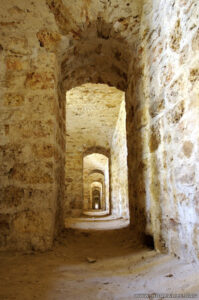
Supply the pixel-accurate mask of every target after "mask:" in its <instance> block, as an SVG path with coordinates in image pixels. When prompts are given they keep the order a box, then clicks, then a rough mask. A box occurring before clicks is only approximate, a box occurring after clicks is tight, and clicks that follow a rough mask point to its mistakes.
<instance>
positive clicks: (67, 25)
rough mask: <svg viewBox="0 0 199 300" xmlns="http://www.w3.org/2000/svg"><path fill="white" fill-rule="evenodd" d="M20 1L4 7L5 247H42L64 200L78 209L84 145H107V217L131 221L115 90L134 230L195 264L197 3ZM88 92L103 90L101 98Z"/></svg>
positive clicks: (1, 231) (0, 52)
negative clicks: (111, 201) (120, 214)
mask: <svg viewBox="0 0 199 300" xmlns="http://www.w3.org/2000/svg"><path fill="white" fill-rule="evenodd" d="M15 2H16V1H14V0H10V1H1V3H0V25H1V31H0V37H1V44H0V64H1V71H0V77H1V78H0V88H1V89H0V93H1V95H0V96H1V103H0V109H1V115H0V119H1V123H0V145H1V148H0V151H1V164H0V180H1V186H0V191H1V196H0V197H1V204H2V206H1V214H0V243H1V245H2V247H4V248H6V247H7V248H15V249H16V248H18V249H25V248H29V249H31V248H33V249H42V250H45V249H47V248H49V247H50V246H51V244H52V239H53V232H54V226H55V222H54V221H55V216H56V223H59V220H60V219H61V218H62V217H60V216H62V213H63V207H64V203H65V201H66V203H67V204H66V207H65V209H66V210H67V209H68V212H69V213H71V212H72V211H73V209H77V210H78V211H79V212H81V209H82V206H83V205H82V200H83V197H82V195H83V193H82V184H80V183H81V182H82V165H83V162H82V161H83V159H82V153H83V152H84V151H85V150H86V149H87V147H88V146H89V147H93V148H95V149H96V148H97V147H98V146H101V147H104V148H105V149H106V150H107V149H109V150H111V147H112V143H113V144H114V149H113V148H112V151H109V152H110V153H111V155H112V156H113V158H114V160H113V162H112V167H113V174H112V175H113V178H112V186H114V188H113V189H114V191H115V194H114V193H113V194H114V197H115V199H116V198H118V196H119V195H120V196H121V199H120V200H119V202H118V203H119V204H118V205H115V207H114V208H115V209H116V210H118V211H119V210H120V208H122V209H124V208H126V212H127V204H128V201H127V196H126V193H127V187H126V183H127V181H126V175H124V174H126V173H125V172H126V164H125V159H124V157H126V150H125V149H124V148H125V145H124V144H125V138H124V131H122V130H121V129H122V128H123V126H124V124H123V125H122V124H121V123H120V121H117V120H118V118H117V117H118V113H119V109H117V108H116V107H115V104H116V103H118V102H120V100H119V101H118V99H121V98H120V95H121V94H122V92H121V90H122V91H124V92H125V93H126V95H125V101H126V110H127V120H126V125H127V148H128V157H127V158H128V181H129V185H128V188H129V206H130V216H131V222H132V223H134V225H135V226H137V227H136V229H138V230H139V232H141V233H142V234H143V233H144V231H145V230H148V231H149V232H150V234H151V235H153V237H154V242H155V247H156V249H159V250H162V248H161V247H162V246H163V245H165V244H166V245H167V247H168V249H169V251H170V252H171V253H175V254H176V255H179V256H181V257H185V256H190V257H191V259H192V258H194V259H195V258H196V257H197V256H198V230H197V221H196V220H197V218H196V217H197V216H198V201H197V199H198V149H199V140H198V120H199V115H198V98H199V97H198V79H199V74H198V60H199V57H198V55H199V54H198V53H199V51H198V47H199V44H198V41H199V40H198V30H199V28H198V24H199V22H198V12H199V4H198V1H195V0H188V1H184V0H182V1H180V0H176V1H171V0H168V1H152V0H143V1H129V2H128V3H127V2H125V1H96V0H93V1H81V0H77V1H65V0H53V1H50V0H49V1H48V0H47V1H34V0H33V1H19V3H17V5H16V3H15ZM127 4H128V5H127ZM88 83H90V84H91V83H94V84H97V83H100V84H101V87H102V85H103V86H104V85H105V84H107V85H108V86H109V87H108V86H106V88H105V87H104V93H101V92H100V96H99V94H97V93H95V91H96V89H94V90H92V92H90V94H89V91H88V89H87V87H88V86H89V84H88ZM84 84H85V85H84ZM110 86H114V87H115V88H113V87H112V88H110ZM95 87H96V86H95ZM72 88H77V90H76V91H80V90H81V93H77V94H76V96H75V93H74V95H73V96H74V98H75V100H74V102H73V103H72V102H71V103H70V101H69V102H67V101H68V97H67V101H66V99H65V96H66V91H68V90H70V93H71V92H72V91H73V89H72ZM116 88H117V89H120V91H119V92H118V91H117V92H116ZM89 90H90V87H89ZM90 91H91V90H90ZM113 91H114V92H113ZM80 96H81V97H80ZM114 97H115V98H114ZM71 99H72V97H71ZM85 99H87V101H85ZM69 100H70V99H69ZM98 102H99V103H98ZM80 103H81V104H82V105H79V104H80ZM120 103H121V102H120ZM70 105H72V106H73V110H72V120H71V119H70V118H69V117H68V115H67V111H68V108H69V110H70ZM86 110H87V111H86ZM104 112H106V113H105V114H106V117H105V115H103V113H104ZM102 115H103V116H102ZM82 116H83V118H82ZM85 116H87V117H85ZM88 121H89V122H88ZM72 123H73V124H72ZM88 124H89V125H88ZM96 124H98V125H96ZM77 127H78V128H77ZM88 127H89V128H88ZM85 128H86V129H85ZM116 128H117V130H116V131H115V129H116ZM121 131H122V132H121ZM113 136H114V141H113V139H112V138H113ZM65 140H66V142H65ZM65 160H66V162H65ZM67 168H68V169H67ZM66 171H67V172H66ZM65 178H66V180H65ZM66 192H67V194H68V195H71V197H66V194H65V193H66ZM125 198H126V199H125ZM63 202H64V203H63ZM33 207H34V209H33ZM116 210H115V211H116ZM126 216H127V214H126ZM187 224H189V226H187ZM55 231H56V230H55ZM185 245H186V247H185Z"/></svg>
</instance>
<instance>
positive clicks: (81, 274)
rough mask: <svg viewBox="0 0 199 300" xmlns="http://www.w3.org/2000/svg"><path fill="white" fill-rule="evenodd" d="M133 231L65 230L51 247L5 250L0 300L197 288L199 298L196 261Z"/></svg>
mask: <svg viewBox="0 0 199 300" xmlns="http://www.w3.org/2000/svg"><path fill="white" fill-rule="evenodd" d="M132 234H133V232H132V231H130V230H129V229H128V228H126V229H119V230H114V231H105V232H102V231H97V232H86V231H85V232H80V231H76V230H66V231H65V232H64V233H63V234H62V236H61V237H60V238H59V239H57V240H56V241H55V245H54V247H53V250H51V251H48V252H45V253H35V252H29V253H17V252H15V253H13V252H12V253H11V252H9V253H3V252H2V253H0V299H1V300H13V299H16V300H33V299H37V300H66V299H67V300H79V299H81V300H84V299H85V300H88V299H92V300H95V299H123V300H127V299H129V300H130V299H136V295H135V294H136V293H150V294H152V293H198V296H197V297H196V299H199V271H198V268H197V266H196V265H194V264H186V263H183V262H181V261H180V260H179V259H177V258H173V257H170V256H169V255H163V254H158V253H156V252H155V251H154V250H152V249H148V248H146V247H143V246H142V245H140V244H139V243H138V242H137V241H136V238H135V237H133V235H132ZM141 299H142V298H141ZM143 299H144V298H143ZM149 299H150V298H149ZM151 299H153V298H151ZM156 299H161V298H160V297H157V298H156ZM162 299H163V298H162ZM184 299H188V296H187V297H185V298H184Z"/></svg>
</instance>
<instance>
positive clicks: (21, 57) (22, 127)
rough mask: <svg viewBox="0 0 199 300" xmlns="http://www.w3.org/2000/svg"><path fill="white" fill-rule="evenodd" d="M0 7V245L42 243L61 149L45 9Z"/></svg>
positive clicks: (51, 216) (46, 242)
mask: <svg viewBox="0 0 199 300" xmlns="http://www.w3.org/2000/svg"><path fill="white" fill-rule="evenodd" d="M0 11H1V14H0V24H1V25H0V26H1V31H0V36H1V39H0V40H1V45H0V64H1V74H0V76H1V80H0V97H1V100H0V114H1V121H0V136H1V137H0V159H1V167H0V247H1V248H3V249H5V248H9V249H10V248H12V249H40V250H45V249H47V248H49V247H51V245H52V241H53V236H54V232H55V215H56V211H57V201H56V200H57V198H58V193H59V177H60V175H58V173H60V171H59V159H60V155H61V153H62V149H63V146H62V145H61V139H60V138H59V137H58V135H59V132H60V131H61V129H60V125H59V122H58V120H59V105H58V96H57V74H58V67H57V59H56V55H55V54H54V52H53V51H50V50H49V49H48V47H46V43H48V44H49V47H50V46H52V41H51V37H50V36H45V34H47V32H46V31H45V30H44V31H41V30H42V29H43V28H44V20H45V18H46V16H47V15H48V9H47V7H46V6H45V5H43V6H42V4H40V6H39V7H38V6H37V4H36V3H33V2H29V1H27V2H26V3H25V2H24V1H18V3H17V6H16V2H15V1H1V4H0ZM38 11H40V15H39V14H38ZM36 16H37V17H36ZM49 21H50V19H49ZM51 22H52V23H51V25H49V30H50V29H52V30H55V28H56V25H55V23H53V20H52V19H51ZM47 35H48V34H47ZM38 36H39V37H40V38H41V39H43V42H42V43H41V42H39V40H38ZM56 37H57V41H58V40H59V35H58V34H57V35H56ZM55 44H56V40H55V41H54V44H53V45H54V47H55ZM51 50H52V49H51Z"/></svg>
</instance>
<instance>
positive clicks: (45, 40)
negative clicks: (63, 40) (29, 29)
mask: <svg viewBox="0 0 199 300" xmlns="http://www.w3.org/2000/svg"><path fill="white" fill-rule="evenodd" d="M37 38H38V40H39V43H40V46H41V47H45V48H46V49H47V50H55V47H56V46H57V43H58V42H59V41H60V35H59V34H58V33H56V32H52V31H48V30H46V29H43V30H40V31H39V32H38V33H37Z"/></svg>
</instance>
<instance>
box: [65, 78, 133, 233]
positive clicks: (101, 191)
mask: <svg viewBox="0 0 199 300" xmlns="http://www.w3.org/2000/svg"><path fill="white" fill-rule="evenodd" d="M65 171H66V174H68V175H67V177H66V191H65V212H64V215H65V226H66V227H74V224H75V227H78V224H79V223H81V224H82V222H84V225H85V224H86V222H87V223H88V218H90V217H92V222H93V224H92V229H95V228H96V226H95V223H96V221H98V226H97V227H98V229H99V228H100V229H106V225H107V224H106V222H110V221H114V224H115V225H114V226H115V228H117V227H118V228H120V227H122V226H127V225H128V224H129V199H128V169H127V141H126V108H125V93H124V92H123V91H121V90H119V89H117V88H115V87H110V86H108V85H107V84H93V83H87V84H83V85H81V86H78V87H75V88H72V89H71V90H69V91H68V92H67V94H66V166H65ZM95 218H97V219H95ZM100 221H101V224H102V226H101V227H100V226H99V222H100ZM90 224H91V219H89V225H88V224H87V225H88V227H89V226H91V225H90ZM80 227H81V226H80Z"/></svg>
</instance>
